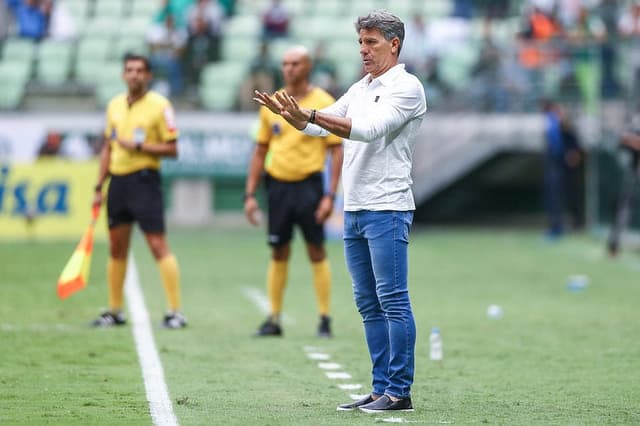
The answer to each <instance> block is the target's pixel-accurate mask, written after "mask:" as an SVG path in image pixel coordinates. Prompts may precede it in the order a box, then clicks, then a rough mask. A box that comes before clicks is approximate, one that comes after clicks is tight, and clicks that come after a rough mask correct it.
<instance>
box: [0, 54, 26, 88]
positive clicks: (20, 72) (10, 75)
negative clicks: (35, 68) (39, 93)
mask: <svg viewBox="0 0 640 426" xmlns="http://www.w3.org/2000/svg"><path fill="white" fill-rule="evenodd" d="M30 78H31V62H30V61H24V60H20V59H17V60H10V59H6V60H2V61H0V79H2V81H10V82H11V83H13V84H16V85H21V86H24V85H25V84H26V83H27V82H28V81H29V79H30Z"/></svg>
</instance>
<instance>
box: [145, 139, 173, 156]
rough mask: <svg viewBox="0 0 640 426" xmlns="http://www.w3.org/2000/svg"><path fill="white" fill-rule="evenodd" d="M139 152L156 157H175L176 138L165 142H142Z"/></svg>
mask: <svg viewBox="0 0 640 426" xmlns="http://www.w3.org/2000/svg"><path fill="white" fill-rule="evenodd" d="M140 152H144V153H145V154H152V155H157V156H158V157H177V156H178V140H177V139H172V140H170V141H167V142H165V143H143V144H141V145H140Z"/></svg>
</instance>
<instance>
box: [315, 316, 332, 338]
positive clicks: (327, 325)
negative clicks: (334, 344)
mask: <svg viewBox="0 0 640 426" xmlns="http://www.w3.org/2000/svg"><path fill="white" fill-rule="evenodd" d="M318 337H333V335H332V334H331V318H329V317H328V316H327V315H320V324H318Z"/></svg>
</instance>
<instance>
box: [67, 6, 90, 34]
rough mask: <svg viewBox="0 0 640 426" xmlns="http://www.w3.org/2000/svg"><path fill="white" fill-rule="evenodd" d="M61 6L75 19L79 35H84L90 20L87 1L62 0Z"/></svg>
mask: <svg viewBox="0 0 640 426" xmlns="http://www.w3.org/2000/svg"><path fill="white" fill-rule="evenodd" d="M61 4H62V5H63V6H64V7H65V9H66V10H67V12H68V13H69V15H70V16H71V18H72V19H73V25H74V26H75V28H76V31H77V32H78V34H82V33H83V32H84V29H85V28H86V24H87V21H88V20H89V2H88V1H87V0H62V1H61Z"/></svg>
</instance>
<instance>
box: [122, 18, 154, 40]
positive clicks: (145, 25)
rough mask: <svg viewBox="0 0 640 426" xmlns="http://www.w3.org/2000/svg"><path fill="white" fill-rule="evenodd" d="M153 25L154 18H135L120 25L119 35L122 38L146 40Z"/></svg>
mask: <svg viewBox="0 0 640 426" xmlns="http://www.w3.org/2000/svg"><path fill="white" fill-rule="evenodd" d="M152 24H153V19H152V17H149V16H133V17H131V18H129V19H126V20H124V21H123V22H121V23H120V27H121V31H120V32H119V34H122V36H126V37H142V38H145V37H146V35H147V33H148V32H149V29H150V28H151V25H152Z"/></svg>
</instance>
